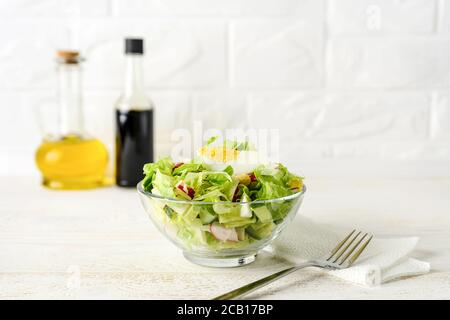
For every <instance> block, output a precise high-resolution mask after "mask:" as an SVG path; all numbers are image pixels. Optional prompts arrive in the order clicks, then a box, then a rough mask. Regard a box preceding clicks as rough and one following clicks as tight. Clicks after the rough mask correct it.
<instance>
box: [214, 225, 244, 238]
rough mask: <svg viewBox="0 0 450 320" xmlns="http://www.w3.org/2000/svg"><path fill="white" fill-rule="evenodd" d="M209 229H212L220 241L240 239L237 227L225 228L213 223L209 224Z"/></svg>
mask: <svg viewBox="0 0 450 320" xmlns="http://www.w3.org/2000/svg"><path fill="white" fill-rule="evenodd" d="M209 230H210V231H211V233H212V235H213V236H214V238H216V239H217V240H220V241H239V239H238V234H237V232H236V229H234V228H231V229H228V228H225V227H222V226H220V225H218V224H211V225H210V226H209Z"/></svg>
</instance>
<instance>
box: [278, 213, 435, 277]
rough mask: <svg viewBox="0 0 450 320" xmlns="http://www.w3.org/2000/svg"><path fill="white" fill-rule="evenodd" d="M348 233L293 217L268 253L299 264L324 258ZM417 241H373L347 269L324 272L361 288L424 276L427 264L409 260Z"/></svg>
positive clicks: (376, 239)
mask: <svg viewBox="0 0 450 320" xmlns="http://www.w3.org/2000/svg"><path fill="white" fill-rule="evenodd" d="M348 232H349V230H346V231H344V232H336V231H332V230H331V229H330V228H328V227H326V226H323V225H320V224H317V223H314V222H313V221H311V220H309V219H307V218H304V217H297V218H296V219H295V220H294V221H292V223H291V224H290V225H289V226H288V227H287V228H286V230H285V231H284V232H283V233H282V234H281V235H280V237H279V238H277V240H275V241H274V243H273V245H272V249H273V252H274V253H275V255H277V256H279V257H281V258H284V259H286V260H288V261H291V262H293V263H301V262H305V261H307V260H313V259H316V258H321V257H324V256H326V254H327V253H328V254H329V252H330V251H331V250H332V249H333V248H334V247H335V246H336V244H337V243H339V241H340V240H342V239H343V238H344V237H345V235H346V234H348ZM418 240H419V238H417V237H408V238H376V237H374V238H373V239H372V241H371V242H370V244H369V245H368V246H367V248H366V249H365V251H364V252H363V254H362V255H361V256H360V257H359V259H358V260H357V261H356V262H355V263H354V264H353V265H352V266H351V267H350V268H347V269H343V270H335V271H327V272H329V273H330V274H332V275H334V276H337V277H339V278H342V279H345V280H348V281H351V282H354V283H357V284H360V285H365V286H377V285H380V284H381V283H383V282H387V281H391V280H394V279H397V278H400V277H406V276H413V275H420V274H424V273H427V272H429V271H430V264H429V263H427V262H424V261H419V260H416V259H413V258H410V257H409V254H410V253H411V252H412V251H413V250H414V248H415V247H416V245H417V242H418Z"/></svg>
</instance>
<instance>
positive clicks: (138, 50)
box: [125, 38, 144, 54]
mask: <svg viewBox="0 0 450 320" xmlns="http://www.w3.org/2000/svg"><path fill="white" fill-rule="evenodd" d="M125 54H144V39H140V38H126V39H125Z"/></svg>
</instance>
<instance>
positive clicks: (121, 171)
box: [116, 110, 153, 187]
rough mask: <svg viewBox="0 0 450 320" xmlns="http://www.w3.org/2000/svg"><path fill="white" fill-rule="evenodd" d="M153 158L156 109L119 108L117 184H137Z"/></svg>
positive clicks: (131, 185)
mask: <svg viewBox="0 0 450 320" xmlns="http://www.w3.org/2000/svg"><path fill="white" fill-rule="evenodd" d="M148 162H153V110H143V111H137V110H130V111H120V110H116V184H117V185H118V186H122V187H135V186H136V184H137V183H138V182H139V181H140V180H142V179H143V174H142V167H143V166H144V164H146V163H148Z"/></svg>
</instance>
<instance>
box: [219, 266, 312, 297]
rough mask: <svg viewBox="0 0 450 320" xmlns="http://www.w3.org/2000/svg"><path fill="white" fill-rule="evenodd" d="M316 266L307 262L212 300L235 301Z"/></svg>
mask: <svg viewBox="0 0 450 320" xmlns="http://www.w3.org/2000/svg"><path fill="white" fill-rule="evenodd" d="M315 265H316V264H315V263H314V262H305V263H302V264H299V265H297V266H294V267H290V268H287V269H284V270H281V271H278V272H277V273H274V274H272V275H270V276H267V277H264V278H262V279H259V280H256V281H254V282H252V283H249V284H247V285H245V286H243V287H240V288H237V289H235V290H233V291H230V292H227V293H225V294H223V295H220V296H218V297H215V298H214V299H212V300H231V299H235V298H238V297H241V296H243V295H245V294H248V293H250V292H253V291H255V290H256V289H259V288H262V287H264V286H266V285H268V284H269V283H272V282H274V281H275V280H278V279H280V278H282V277H284V276H287V275H288V274H290V273H292V272H295V271H297V270H300V269H303V268H306V267H312V266H315Z"/></svg>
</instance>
